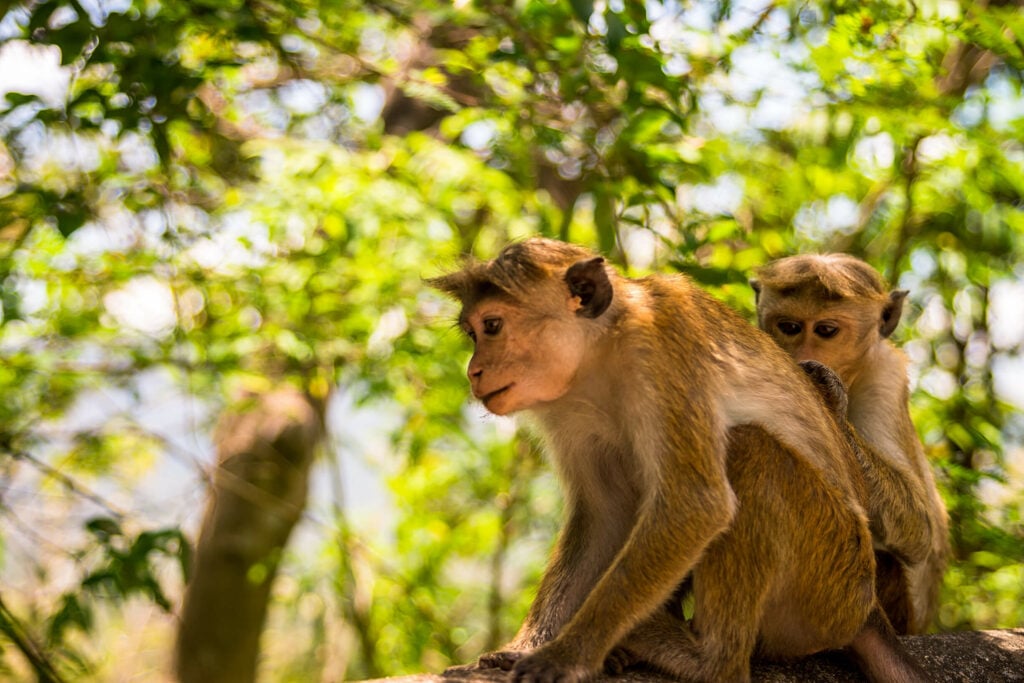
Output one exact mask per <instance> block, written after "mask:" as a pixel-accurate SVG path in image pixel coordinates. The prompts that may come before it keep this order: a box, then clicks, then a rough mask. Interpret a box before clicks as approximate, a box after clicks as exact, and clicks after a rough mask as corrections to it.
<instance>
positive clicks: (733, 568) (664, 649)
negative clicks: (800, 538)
mask: <svg viewBox="0 0 1024 683" xmlns="http://www.w3.org/2000/svg"><path fill="white" fill-rule="evenodd" d="M736 542H737V540H736V539H730V538H728V537H727V536H726V537H723V538H722V539H721V540H720V543H721V544H719V543H717V542H716V546H714V547H712V548H710V549H709V550H708V553H707V554H706V555H705V557H704V558H703V559H702V560H701V563H700V564H699V565H698V567H697V569H696V570H695V571H694V582H693V583H694V593H695V596H694V597H695V607H694V612H695V614H694V618H693V620H692V621H690V622H686V621H682V620H680V619H678V618H677V617H676V616H673V615H672V614H671V613H670V612H669V611H668V610H659V611H658V612H657V613H655V614H654V615H653V616H651V617H650V618H648V620H647V621H645V622H644V623H642V624H641V625H640V626H638V627H636V628H635V629H634V630H633V631H632V632H631V633H630V634H629V636H628V637H627V638H626V639H625V640H624V641H623V643H622V645H621V646H620V647H618V648H616V650H615V651H614V652H613V653H612V655H610V656H609V659H608V661H607V663H606V667H607V668H608V669H609V670H610V671H612V672H613V673H620V672H621V671H622V669H624V668H625V667H626V666H629V665H632V664H635V663H638V662H643V663H645V664H647V665H649V666H651V667H653V668H655V669H658V670H659V671H663V672H664V673H666V674H669V675H671V676H673V677H677V678H680V679H683V680H688V681H749V680H750V658H751V656H752V655H753V653H754V648H755V647H756V644H757V629H758V624H759V623H760V622H761V615H762V613H763V610H764V599H765V595H764V591H763V589H762V588H761V586H764V585H765V581H766V579H767V576H766V575H758V574H759V573H758V572H757V569H753V570H752V567H757V568H763V567H767V566H768V565H769V564H770V563H771V562H772V560H771V558H770V556H762V557H761V558H760V560H759V563H752V564H746V563H741V564H740V563H736V562H735V560H736V559H738V558H736V557H730V555H732V554H733V553H734V551H735V549H736V547H737V546H736V545H735V544H736ZM751 550H752V552H753V549H751ZM761 560H763V561H764V563H760V561H761ZM743 568H746V572H745V575H744V576H743V577H742V579H741V578H740V577H739V574H740V573H741V572H742V570H743ZM738 615H742V616H738ZM698 634H699V635H698Z"/></svg>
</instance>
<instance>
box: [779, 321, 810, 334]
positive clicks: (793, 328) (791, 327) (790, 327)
mask: <svg viewBox="0 0 1024 683" xmlns="http://www.w3.org/2000/svg"><path fill="white" fill-rule="evenodd" d="M776 327H778V328H779V332H781V333H782V334H784V335H786V336H787V337H795V336H796V335H798V334H800V331H801V330H802V329H803V325H801V324H800V323H795V322H792V321H790V320H783V321H782V322H780V323H779V324H778V325H776Z"/></svg>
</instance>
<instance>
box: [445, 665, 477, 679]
mask: <svg viewBox="0 0 1024 683" xmlns="http://www.w3.org/2000/svg"><path fill="white" fill-rule="evenodd" d="M479 669H480V667H479V666H477V663H476V662H473V663H472V664H456V665H455V666H449V667H448V668H447V669H445V670H444V672H443V673H442V674H441V675H442V676H467V675H471V674H472V673H473V672H474V671H479Z"/></svg>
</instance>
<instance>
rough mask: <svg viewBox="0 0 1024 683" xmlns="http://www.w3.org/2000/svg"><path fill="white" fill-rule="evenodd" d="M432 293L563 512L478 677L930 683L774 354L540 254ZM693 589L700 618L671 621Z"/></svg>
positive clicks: (570, 261)
mask: <svg viewBox="0 0 1024 683" xmlns="http://www.w3.org/2000/svg"><path fill="white" fill-rule="evenodd" d="M429 284H431V285H432V286H434V287H436V288H438V289H440V290H442V291H443V292H445V293H447V294H449V295H451V296H453V297H454V298H456V299H457V300H458V301H459V302H460V303H461V304H462V311H461V313H460V316H459V324H460V326H461V327H462V329H463V330H465V332H466V334H467V335H468V336H469V338H470V339H471V340H472V341H473V344H474V352H473V356H472V358H471V360H470V362H469V368H468V370H467V374H468V376H469V382H470V386H471V389H472V393H473V395H474V396H475V397H476V398H477V399H479V400H480V401H481V402H482V403H483V405H484V406H485V407H486V408H487V409H488V410H489V411H490V412H492V413H494V414H497V415H507V414H511V413H525V414H527V416H528V417H529V418H531V419H532V420H533V421H534V423H535V425H536V426H537V427H538V428H539V430H540V432H541V433H542V434H543V436H544V437H545V439H546V443H547V446H548V449H549V450H550V451H551V454H552V456H553V460H554V464H555V466H556V468H557V470H558V473H559V475H560V479H561V482H562V484H563V489H564V492H565V496H566V505H565V507H566V521H565V525H564V527H563V530H562V532H561V534H560V535H559V538H558V541H557V543H556V547H555V549H554V551H553V553H552V556H551V558H550V560H549V563H548V566H547V569H546V570H545V573H544V576H543V578H542V580H541V584H540V587H539V589H538V592H537V597H536V599H535V600H534V602H533V605H532V606H531V608H530V611H529V613H528V615H527V617H526V620H525V622H524V623H523V625H522V627H521V628H520V630H519V632H518V633H517V635H516V636H515V637H514V638H513V640H512V641H511V642H510V643H509V644H508V645H507V646H505V648H504V649H502V650H501V651H499V652H494V653H489V654H485V655H484V656H482V657H481V658H480V660H479V661H478V663H477V666H479V667H482V668H501V669H505V670H511V671H512V679H513V680H515V681H525V682H538V683H548V682H554V681H560V682H573V681H581V680H586V679H587V678H589V677H591V676H594V675H596V674H597V673H599V672H600V671H601V670H602V668H603V667H604V666H605V665H606V658H607V657H608V655H609V653H611V652H612V650H613V648H616V649H615V652H616V653H617V654H616V656H614V657H613V658H612V659H611V660H608V666H609V668H612V669H615V668H616V667H617V666H620V665H621V664H622V663H623V662H626V663H628V662H631V661H636V660H643V661H646V662H648V663H650V664H652V665H654V666H655V667H657V668H660V669H663V670H665V671H666V672H668V673H670V674H672V675H676V676H680V677H683V678H686V679H696V680H705V681H747V680H749V679H750V658H751V655H752V654H753V653H754V652H755V649H756V650H757V652H758V653H760V654H761V655H764V656H768V657H793V656H801V655H807V654H811V653H814V652H817V651H820V650H823V649H827V648H836V647H844V646H847V645H850V646H851V647H852V649H853V650H854V653H855V655H856V656H857V657H858V659H859V661H860V663H861V665H862V667H863V669H864V670H865V672H866V673H867V675H868V676H869V677H870V678H871V679H872V680H874V681H923V680H927V675H926V674H925V673H924V672H922V671H921V669H920V668H918V667H917V665H916V664H915V663H914V662H913V661H912V660H911V659H909V658H908V657H907V655H906V654H905V653H904V652H903V650H902V649H901V648H900V644H899V642H898V641H897V640H896V639H895V636H894V635H893V633H892V629H891V626H889V624H888V621H886V618H885V616H884V614H883V613H882V611H881V609H880V608H879V606H878V602H877V599H876V597H875V587H874V575H875V565H874V553H873V550H872V542H871V533H870V530H869V528H868V524H867V517H866V514H865V512H864V509H863V507H862V505H861V503H860V501H861V500H862V498H863V496H864V491H863V488H862V487H861V486H860V484H861V483H862V480H861V478H860V469H859V465H858V463H857V461H856V457H855V455H854V454H853V452H852V450H851V447H850V444H849V442H848V441H847V440H846V438H845V437H844V435H843V433H842V431H841V429H840V427H839V424H838V422H837V420H836V419H835V418H834V417H833V415H832V414H831V413H830V412H829V411H828V409H827V408H826V406H825V403H824V402H823V401H822V400H821V398H820V397H819V395H818V393H817V390H816V388H815V386H814V384H813V383H812V381H811V380H810V379H809V378H808V377H807V375H806V374H805V373H804V372H802V371H801V369H800V368H799V367H798V366H797V365H796V364H795V363H794V362H793V361H792V359H790V358H789V357H788V356H787V355H786V354H785V352H783V351H782V349H780V348H779V347H778V346H777V345H776V344H774V343H773V342H772V340H771V338H770V337H769V336H767V335H765V334H764V333H763V332H761V331H759V330H757V329H756V328H754V327H753V326H751V325H749V324H748V323H746V322H745V321H744V320H743V319H742V318H740V317H739V316H738V315H737V314H736V313H735V312H734V311H732V310H731V309H729V308H728V307H727V306H725V305H724V304H722V303H721V302H719V301H718V300H716V299H715V298H713V297H712V296H710V295H709V294H707V293H706V292H704V291H703V290H701V289H699V288H698V287H696V286H695V285H694V284H693V283H692V282H691V281H690V280H689V279H688V278H686V277H685V276H676V277H658V276H653V277H648V278H644V279H639V280H634V279H628V278H625V277H623V276H621V275H619V274H618V273H617V272H616V271H615V270H614V269H613V268H611V267H610V266H609V265H608V264H606V263H605V262H604V259H602V258H601V257H600V256H597V255H595V254H594V253H593V252H591V251H589V250H587V249H584V248H582V247H578V246H575V245H571V244H566V243H563V242H556V241H552V240H546V239H540V238H534V239H529V240H525V241H523V242H518V243H514V244H511V245H510V246H508V247H506V248H505V249H504V250H503V251H502V252H501V253H500V254H499V255H498V257H497V258H495V259H494V260H492V261H487V262H469V263H467V264H466V265H465V266H464V267H463V269H461V270H459V271H457V272H454V273H451V274H448V275H445V276H442V277H439V278H435V279H433V280H431V281H429ZM684 579H686V580H687V581H688V585H690V586H692V591H693V596H694V614H693V618H692V619H691V620H690V621H680V620H679V619H677V618H676V617H675V616H673V615H672V614H671V613H670V611H669V610H668V609H665V608H664V606H665V605H666V604H667V600H668V598H669V597H670V596H671V595H672V594H673V592H674V591H675V590H676V588H677V587H678V586H679V585H680V584H681V583H682V582H683V581H684ZM618 653H622V656H621V657H620V656H619V654H618Z"/></svg>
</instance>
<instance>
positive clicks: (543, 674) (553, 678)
mask: <svg viewBox="0 0 1024 683" xmlns="http://www.w3.org/2000/svg"><path fill="white" fill-rule="evenodd" d="M597 673H598V671H597V670H595V669H591V668H589V667H587V666H584V665H583V664H580V663H573V658H572V656H571V655H567V653H565V652H560V651H558V650H556V649H554V648H550V647H542V648H539V649H537V650H534V651H533V652H532V653H530V654H528V655H526V656H524V657H523V658H522V659H520V660H519V661H518V662H516V665H515V666H514V667H512V680H513V681H514V682H515V683H581V682H582V681H586V680H589V679H591V678H593V677H594V676H595V675H597Z"/></svg>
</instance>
